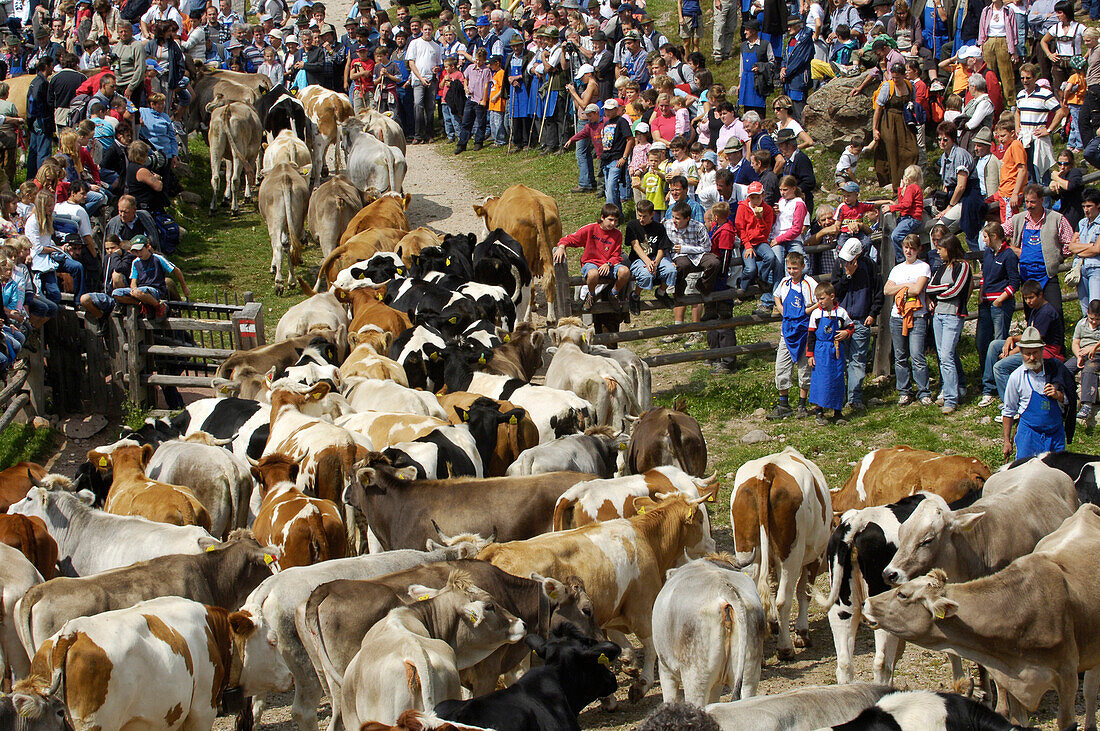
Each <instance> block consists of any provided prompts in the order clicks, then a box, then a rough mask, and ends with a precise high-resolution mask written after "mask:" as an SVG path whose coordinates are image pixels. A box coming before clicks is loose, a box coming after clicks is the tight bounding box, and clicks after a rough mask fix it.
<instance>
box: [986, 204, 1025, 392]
mask: <svg viewBox="0 0 1100 731" xmlns="http://www.w3.org/2000/svg"><path fill="white" fill-rule="evenodd" d="M983 233H984V234H985V247H984V248H983V249H982V290H981V296H980V297H979V298H978V326H977V332H976V334H975V337H974V345H975V347H976V348H977V350H978V372H979V373H985V365H986V364H985V361H986V353H987V351H988V350H989V344H990V343H992V342H993V341H994V340H1006V339H1007V338H1008V328H1009V326H1010V325H1011V324H1012V313H1013V312H1015V310H1016V300H1015V294H1016V292H1017V291H1018V290H1019V289H1020V285H1021V284H1023V282H1022V281H1021V279H1020V260H1019V259H1018V258H1017V257H1016V252H1015V251H1013V250H1012V247H1010V246H1009V245H1008V240H1007V237H1006V236H1005V231H1004V227H1003V226H1002V225H1001V224H997V223H990V224H987V225H986V227H985V229H983Z"/></svg>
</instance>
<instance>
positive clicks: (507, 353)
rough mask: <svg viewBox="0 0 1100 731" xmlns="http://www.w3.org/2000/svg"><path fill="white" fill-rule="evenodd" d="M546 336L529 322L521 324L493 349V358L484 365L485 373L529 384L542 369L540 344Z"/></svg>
mask: <svg viewBox="0 0 1100 731" xmlns="http://www.w3.org/2000/svg"><path fill="white" fill-rule="evenodd" d="M545 337H546V335H545V333H543V332H542V331H541V330H538V329H536V328H535V327H534V326H533V325H532V324H531V323H529V322H521V323H519V324H517V325H516V329H515V330H513V331H512V332H511V333H509V334H508V335H507V336H506V337H505V338H504V343H503V344H502V345H499V346H497V347H496V348H493V357H492V358H490V359H489V362H488V363H487V364H486V365H485V372H486V373H495V374H497V375H501V376H508V377H509V378H516V379H518V380H521V381H524V382H528V383H529V382H530V381H531V379H532V378H534V377H535V373H536V372H537V371H538V369H539V368H540V367H542V343H543V340H544V339H545Z"/></svg>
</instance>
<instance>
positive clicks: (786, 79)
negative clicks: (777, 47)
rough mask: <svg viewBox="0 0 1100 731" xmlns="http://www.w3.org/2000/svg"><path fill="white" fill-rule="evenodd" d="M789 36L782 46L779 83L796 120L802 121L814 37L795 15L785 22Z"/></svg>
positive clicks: (808, 84) (807, 90) (808, 90)
mask: <svg viewBox="0 0 1100 731" xmlns="http://www.w3.org/2000/svg"><path fill="white" fill-rule="evenodd" d="M787 25H788V27H789V30H790V32H789V34H788V38H787V42H786V43H785V44H784V46H783V62H782V65H781V66H780V69H779V81H780V82H782V84H783V90H784V93H785V94H786V96H787V97H789V98H790V99H791V103H792V104H793V108H792V110H793V113H794V117H795V118H796V119H802V110H803V109H805V107H806V97H807V96H808V95H809V92H810V81H811V79H810V61H812V60H813V57H814V37H813V32H812V31H811V30H810V29H809V28H805V27H803V25H802V19H801V18H799V17H798V16H797V15H792V16H790V19H789V20H788V21H787Z"/></svg>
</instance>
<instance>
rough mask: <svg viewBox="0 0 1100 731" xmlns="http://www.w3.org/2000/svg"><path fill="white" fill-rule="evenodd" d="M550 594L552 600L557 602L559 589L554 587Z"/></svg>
mask: <svg viewBox="0 0 1100 731" xmlns="http://www.w3.org/2000/svg"><path fill="white" fill-rule="evenodd" d="M549 596H550V601H552V602H556V601H557V600H558V590H557V589H552V590H551V591H550V595H549Z"/></svg>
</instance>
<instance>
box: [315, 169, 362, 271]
mask: <svg viewBox="0 0 1100 731" xmlns="http://www.w3.org/2000/svg"><path fill="white" fill-rule="evenodd" d="M362 207H363V195H362V193H360V192H359V189H358V188H356V187H355V186H354V185H352V183H351V180H350V179H349V178H348V176H346V175H343V174H341V175H333V176H332V177H331V178H329V179H328V180H326V181H325V182H323V183H321V185H320V187H318V188H316V189H315V190H314V191H313V194H312V195H311V196H310V197H309V210H308V211H307V212H306V221H307V222H308V223H309V231H310V234H311V235H312V236H313V238H315V239H317V244H318V245H319V246H320V247H321V256H328V255H329V254H331V253H332V250H333V249H335V248H336V246H337V245H338V244H339V243H340V235H341V234H343V233H344V230H345V229H346V228H347V227H348V224H349V223H351V221H352V219H353V218H355V214H356V213H358V212H359V210H360V209H361V208H362Z"/></svg>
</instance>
